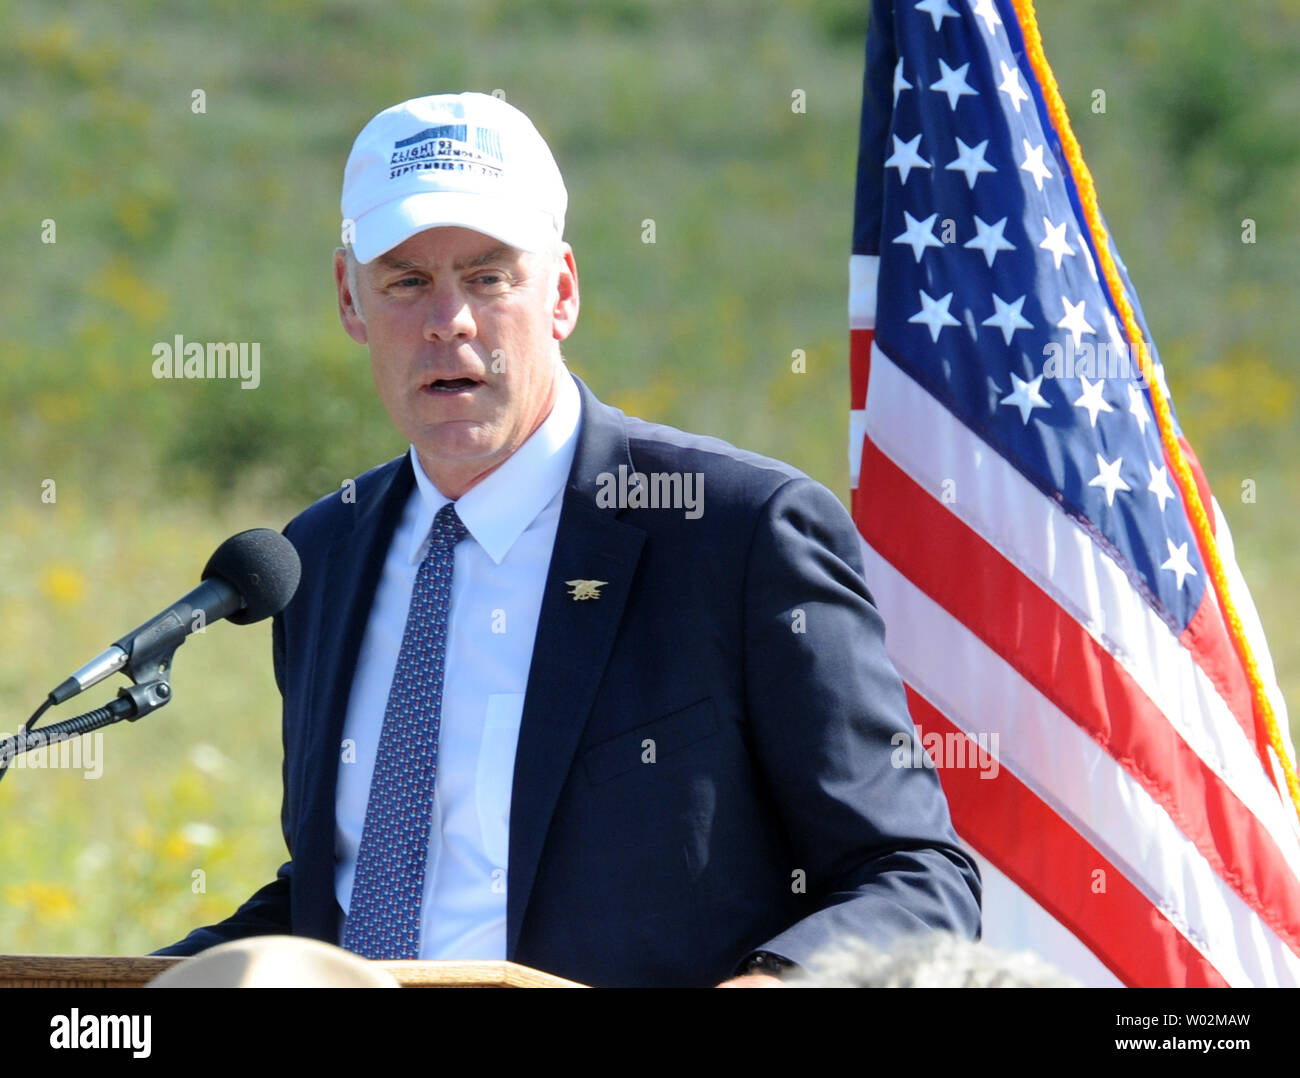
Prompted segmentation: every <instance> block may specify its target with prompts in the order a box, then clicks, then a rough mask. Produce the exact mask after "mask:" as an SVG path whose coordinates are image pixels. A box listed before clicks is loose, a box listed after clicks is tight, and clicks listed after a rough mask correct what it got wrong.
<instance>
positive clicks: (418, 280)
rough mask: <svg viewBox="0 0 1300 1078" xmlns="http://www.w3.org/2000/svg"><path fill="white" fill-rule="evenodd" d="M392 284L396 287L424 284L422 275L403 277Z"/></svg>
mask: <svg viewBox="0 0 1300 1078" xmlns="http://www.w3.org/2000/svg"><path fill="white" fill-rule="evenodd" d="M394 284H395V285H396V286H397V287H398V288H409V287H412V286H416V285H422V284H424V278H423V277H403V278H402V279H401V280H400V281H395V282H394Z"/></svg>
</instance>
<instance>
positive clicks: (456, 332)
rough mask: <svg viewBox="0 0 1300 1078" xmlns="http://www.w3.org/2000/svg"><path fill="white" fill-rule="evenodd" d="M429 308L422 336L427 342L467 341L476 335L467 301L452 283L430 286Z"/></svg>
mask: <svg viewBox="0 0 1300 1078" xmlns="http://www.w3.org/2000/svg"><path fill="white" fill-rule="evenodd" d="M431 292H432V294H431V296H430V298H429V308H428V312H427V314H426V315H425V319H424V335H425V337H426V338H428V339H429V340H440V341H454V340H467V339H469V338H471V337H473V336H474V335H475V333H476V327H475V323H474V318H473V315H472V314H471V313H470V309H469V301H468V299H467V298H466V296H465V294H464V292H462V291H461V290H460V289H459V288H458V287H456V286H455V284H454V283H453V282H446V283H442V282H440V283H438V284H435V285H432V286H431Z"/></svg>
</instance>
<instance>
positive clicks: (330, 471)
mask: <svg viewBox="0 0 1300 1078" xmlns="http://www.w3.org/2000/svg"><path fill="white" fill-rule="evenodd" d="M866 7H867V5H866V4H865V3H863V4H857V3H847V2H841V0H824V2H812V0H806V2H791V0H784V2H776V0H764V2H761V3H741V2H739V0H721V2H720V0H706V2H704V3H686V2H684V0H665V2H661V3H652V2H650V0H619V2H611V3H590V4H588V3H579V2H577V0H545V2H540V0H534V2H531V3H504V2H492V0H477V2H473V3H471V2H467V0H460V2H452V3H444V4H440V5H438V16H437V17H436V19H431V18H430V15H429V8H428V5H426V4H419V3H403V4H378V3H374V4H372V3H357V2H349V3H343V2H336V3H305V2H303V3H299V2H290V0H270V2H268V3H265V4H262V5H258V6H257V7H256V8H249V7H247V6H245V5H242V4H237V3H233V2H224V3H199V2H197V0H195V2H192V3H169V4H162V3H158V4H153V3H144V2H134V3H125V4H119V5H112V6H111V7H110V6H109V5H101V4H95V3H89V2H84V0H83V2H73V3H69V4H67V5H63V6H62V8H61V11H60V12H59V13H54V12H52V11H51V9H50V8H49V6H48V5H45V4H41V3H36V2H18V0H0V14H2V15H3V22H4V25H5V26H6V27H7V33H6V34H5V35H4V40H3V42H2V43H0V72H3V74H2V75H0V138H2V139H3V144H4V146H5V147H6V153H5V157H4V171H3V173H2V174H0V194H2V195H3V205H4V207H5V213H4V218H5V226H6V231H5V237H6V238H5V243H4V245H3V247H2V248H0V270H3V272H4V279H5V281H6V284H7V287H6V288H4V289H3V290H0V321H2V322H3V325H4V327H5V328H4V342H5V343H4V346H3V349H2V350H0V365H2V367H0V369H2V370H3V376H4V385H5V393H4V396H3V399H2V400H0V431H2V432H3V433H2V434H0V448H2V449H3V453H4V459H5V466H4V468H3V470H2V471H0V491H3V494H4V498H5V507H6V512H5V519H4V522H3V525H0V644H3V647H2V648H0V707H3V712H4V714H5V715H7V716H8V717H7V718H3V719H0V729H4V730H13V729H14V728H15V727H16V726H17V725H18V724H19V723H20V722H21V721H22V720H23V719H24V718H25V717H26V716H27V714H28V713H29V712H30V711H31V710H32V708H33V707H34V706H35V704H36V703H37V702H38V700H39V697H40V695H41V694H42V693H44V692H45V691H47V690H48V689H49V688H50V687H52V686H53V685H54V684H56V683H57V682H58V681H60V680H61V679H62V678H63V677H64V676H65V675H66V674H67V672H68V670H69V669H70V668H71V667H73V666H75V665H77V664H79V663H80V662H82V661H83V660H84V659H85V658H87V657H89V656H90V655H93V654H95V653H97V652H98V651H100V650H101V649H102V648H104V647H105V646H106V645H107V643H108V642H109V641H110V640H111V639H113V638H115V637H116V636H117V635H119V634H120V633H121V632H122V631H124V630H125V629H126V628H128V627H129V626H131V625H133V624H135V623H137V622H138V621H140V620H142V619H143V618H144V617H146V616H148V615H149V614H151V613H153V612H154V610H156V609H157V608H158V607H160V606H161V605H162V604H163V603H165V602H167V601H170V600H171V599H172V598H174V597H175V596H177V595H179V594H181V593H182V592H183V591H185V590H187V589H188V588H189V587H191V586H192V585H193V583H194V582H195V580H196V577H197V572H198V569H199V568H200V566H201V565H202V563H203V561H204V560H205V559H206V557H207V556H208V554H209V553H210V551H211V550H212V549H213V548H214V547H215V546H216V545H217V543H218V542H219V541H220V540H221V539H222V538H224V537H225V536H226V535H227V534H229V533H231V532H233V531H236V530H239V529H241V528H246V527H253V526H271V527H279V526H281V525H282V524H283V523H284V522H285V521H286V520H287V519H288V518H289V517H290V516H292V515H293V513H295V512H296V511H297V510H298V509H299V508H301V507H302V505H303V504H305V502H306V501H307V500H308V499H309V498H312V497H315V496H318V495H320V494H322V493H325V492H327V491H329V490H332V489H336V488H337V487H338V485H339V484H340V482H342V481H343V480H344V479H346V478H348V477H350V476H353V475H355V474H357V473H358V472H360V471H361V470H363V469H365V468H367V467H369V466H371V465H373V464H374V463H377V462H378V461H380V460H383V459H386V458H388V457H390V456H392V455H394V454H395V453H397V452H399V451H400V449H401V448H402V446H401V443H400V441H399V439H398V437H397V436H396V434H395V433H394V432H393V431H392V429H391V427H390V426H389V423H388V420H387V417H386V416H385V415H384V413H383V411H382V409H381V408H380V406H379V404H378V402H377V401H376V400H375V397H374V393H373V389H372V387H371V383H370V377H369V370H368V366H367V362H366V358H365V355H364V353H363V351H361V350H360V349H358V348H357V347H356V346H355V345H353V344H352V343H351V342H350V341H348V340H347V339H346V338H345V336H344V335H343V333H342V332H341V330H340V329H339V328H338V324H337V317H336V314H335V310H334V299H333V292H332V288H331V286H330V282H329V276H328V272H329V270H328V267H329V257H330V252H331V250H332V248H333V247H334V245H335V242H336V238H337V228H338V186H339V181H340V179H341V174H342V166H343V161H344V158H345V156H346V153H347V150H348V147H349V145H350V143H351V139H352V137H353V136H354V134H355V132H356V131H357V130H358V129H359V128H360V126H361V125H362V124H363V123H364V122H365V120H366V119H368V118H369V117H370V116H371V115H372V114H373V113H374V112H375V111H377V110H378V109H380V108H382V107H384V106H386V105H388V104H391V103H393V102H395V101H398V100H401V99H403V98H406V97H409V96H413V95H415V94H419V93H426V92H436V91H440V90H450V89H475V90H481V91H488V92H490V91H492V90H496V89H501V90H502V91H503V92H504V93H505V94H506V96H507V98H508V99H509V100H510V101H511V102H513V103H515V104H517V105H519V106H520V107H521V108H523V109H524V110H525V111H527V112H529V113H530V114H531V115H533V116H534V118H535V119H536V120H537V122H538V125H539V127H540V128H541V130H542V131H543V133H544V134H545V135H546V137H547V138H548V140H549V141H550V142H551V144H552V146H553V147H554V149H555V153H556V156H557V159H558V161H559V164H560V166H561V168H562V169H563V170H564V172H565V176H566V180H567V182H568V185H569V190H570V200H571V210H570V214H569V221H568V229H567V238H568V239H569V240H570V241H571V242H572V243H573V245H574V248H575V250H576V252H577V258H578V266H579V271H580V276H581V281H582V288H583V292H582V298H583V312H582V319H581V323H580V325H579V328H578V331H577V333H576V334H575V335H574V337H573V338H571V340H570V341H569V342H568V343H567V344H566V354H567V355H568V356H569V358H570V362H571V365H572V367H573V368H574V369H575V370H576V371H577V372H578V373H579V374H580V375H582V376H583V377H584V378H586V379H587V380H588V381H589V382H590V383H591V384H592V385H593V387H595V388H596V389H597V390H598V392H600V393H601V395H602V396H603V397H605V398H606V399H608V400H610V401H611V402H613V403H615V404H618V405H619V406H621V407H623V408H625V409H626V410H628V411H630V412H633V413H636V414H640V415H643V416H645V417H647V418H650V419H656V420H661V421H665V422H670V423H673V424H675V425H678V426H682V427H685V428H687V429H699V430H704V431H707V432H709V433H713V434H717V435H720V436H722V437H725V438H727V439H728V440H730V441H733V442H735V443H737V444H740V445H743V446H746V447H748V448H753V449H756V450H759V451H761V452H765V453H769V454H772V455H774V456H778V457H782V458H784V459H787V460H789V461H791V462H792V463H793V464H795V465H797V466H798V467H800V468H802V469H804V470H805V471H807V472H808V473H810V474H811V475H813V476H814V477H816V478H818V479H820V480H822V481H823V482H825V483H827V484H828V485H829V486H830V487H831V488H832V489H834V490H836V491H837V492H838V493H840V494H841V495H843V496H845V497H847V465H846V461H845V451H844V446H845V432H846V417H845V410H846V408H847V396H848V391H847V375H846V370H847V360H846V352H847V347H846V344H847V331H846V317H845V294H846V280H845V276H846V274H845V270H846V265H847V254H848V241H849V231H850V223H851V215H852V190H853V167H854V161H855V157H856V151H857V147H856V130H857V116H858V109H859V106H860V89H861V77H862V35H863V32H864V29H865V10H866ZM1042 8H1043V10H1042V11H1041V12H1040V19H1041V23H1042V26H1043V32H1044V36H1045V41H1046V46H1047V50H1048V55H1049V57H1050V58H1051V60H1052V62H1053V64H1054V66H1055V69H1056V72H1057V76H1058V79H1059V81H1060V83H1061V86H1062V90H1063V93H1064V94H1065V97H1066V100H1067V104H1068V106H1069V108H1070V111H1071V116H1072V117H1073V119H1074V124H1075V128H1076V131H1077V132H1078V134H1079V137H1080V139H1081V141H1082V143H1083V146H1084V149H1085V152H1086V153H1087V156H1088V161H1089V163H1090V165H1091V167H1092V170H1093V173H1094V175H1095V177H1096V180H1097V185H1098V189H1099V192H1100V195H1101V204H1102V207H1103V209H1104V210H1105V212H1106V215H1107V220H1108V223H1109V225H1110V227H1111V229H1112V231H1113V233H1114V234H1115V236H1116V237H1117V240H1118V243H1119V246H1120V249H1121V251H1122V253H1123V254H1124V257H1125V260H1126V262H1127V264H1128V267H1129V270H1130V273H1131V276H1132V277H1133V279H1134V281H1135V283H1136V285H1137V287H1138V290H1139V293H1140V295H1141V297H1142V302H1143V305H1144V307H1145V310H1146V314H1147V318H1148V321H1149V322H1150V324H1151V327H1152V331H1153V334H1154V336H1155V339H1156V341H1157V343H1158V345H1159V347H1160V350H1161V356H1162V359H1163V361H1164V363H1165V366H1166V369H1167V372H1168V376H1169V381H1170V384H1171V387H1172V390H1173V394H1174V399H1175V401H1176V402H1177V404H1178V408H1179V416H1180V419H1181V421H1182V424H1183V426H1184V428H1185V430H1186V432H1187V434H1188V436H1189V438H1190V439H1191V441H1192V443H1193V445H1195V446H1196V447H1197V449H1198V452H1199V454H1200V456H1201V459H1202V462H1203V464H1204V466H1205V470H1206V472H1207V474H1208V476H1209V478H1210V481H1211V483H1212V485H1213V486H1214V488H1215V490H1216V492H1217V494H1218V497H1219V499H1220V501H1221V503H1222V504H1223V508H1224V511H1225V513H1226V515H1227V517H1228V519H1229V521H1230V523H1231V525H1232V528H1233V531H1234V534H1235V536H1236V540H1237V555H1238V560H1239V562H1240V564H1241V566H1242V568H1243V571H1244V572H1245V574H1246V577H1247V579H1248V580H1249V581H1250V582H1251V584H1252V587H1253V589H1254V592H1255V595H1256V599H1257V602H1258V605H1259V608H1260V613H1261V616H1262V618H1263V622H1264V626H1265V629H1266V630H1267V632H1268V635H1269V639H1270V641H1271V644H1272V648H1273V652H1274V657H1275V659H1276V662H1277V665H1278V669H1279V676H1280V679H1281V682H1282V686H1283V689H1284V692H1285V693H1287V694H1288V696H1289V697H1290V698H1291V699H1292V700H1293V701H1295V700H1297V699H1300V641H1297V639H1296V634H1295V633H1293V632H1292V631H1291V630H1292V626H1293V623H1294V617H1293V616H1292V613H1291V609H1290V604H1291V603H1292V602H1294V601H1296V599H1297V597H1300V542H1298V541H1297V540H1298V539H1300V524H1298V523H1297V512H1296V507H1297V506H1298V505H1300V468H1297V467H1296V465H1295V460H1296V457H1297V452H1298V451H1300V424H1298V422H1297V410H1296V407H1295V404H1296V391H1297V387H1298V385H1300V380H1298V377H1297V373H1298V372H1297V362H1298V361H1297V356H1296V353H1295V351H1294V349H1293V348H1292V347H1291V344H1292V342H1293V341H1294V340H1296V339H1297V335H1298V334H1300V305H1297V304H1296V303H1295V302H1294V291H1295V281H1296V280H1297V279H1300V257H1298V256H1297V254H1296V242H1295V241H1296V238H1297V237H1296V234H1295V232H1296V229H1295V222H1296V221H1297V220H1300V181H1298V180H1297V176H1298V175H1300V170H1297V167H1296V166H1297V163H1300V135H1297V134H1296V130H1295V127H1294V123H1293V117H1294V116H1295V115H1296V114H1297V112H1298V111H1300V50H1298V49H1297V40H1298V35H1297V20H1300V4H1297V3H1296V2H1295V0H1287V2H1285V3H1281V4H1277V3H1274V4H1265V3H1263V2H1262V0H1250V2H1248V3H1243V4H1239V5H1234V6H1233V8H1232V10H1231V12H1230V13H1224V12H1223V11H1222V10H1221V9H1220V6H1219V5H1215V4H1212V3H1210V2H1208V0H1185V2H1182V3H1180V4H1179V5H1177V6H1176V7H1174V8H1170V9H1166V8H1165V7H1164V6H1163V5H1159V6H1157V5H1149V6H1147V7H1137V8H1135V7H1134V6H1132V5H1129V4H1126V3H1121V2H1119V0H1088V2H1081V3H1077V4H1062V3H1053V4H1051V5H1050V6H1049V5H1048V4H1046V3H1044V4H1043V5H1042ZM1098 89H1103V90H1104V91H1105V101H1106V107H1105V110H1104V111H1102V112H1098V111H1095V110H1094V103H1095V101H1096V96H1095V91H1096V90H1098ZM795 90H802V91H804V92H805V94H806V99H807V111H806V112H805V113H796V112H793V111H792V110H791V107H790V102H791V94H792V92H793V91H795ZM196 91H202V104H203V110H202V111H195V109H196V104H195V103H196V100H197V98H196V94H195V92H196ZM647 219H652V220H653V221H654V222H655V231H656V242H655V243H654V244H646V243H643V242H642V231H643V227H644V225H643V222H645V221H646V220H647ZM1245 219H1250V220H1252V221H1254V222H1255V228H1256V233H1257V237H1258V238H1257V240H1256V242H1254V243H1243V242H1242V233H1243V224H1242V222H1243V220H1245ZM47 221H53V222H54V225H55V228H56V230H57V242H55V243H52V244H49V243H42V242H41V235H42V231H43V230H44V229H45V228H46V224H45V222H47ZM176 334H182V335H183V336H184V337H186V338H187V339H190V340H235V341H250V342H253V341H255V342H260V346H261V359H262V369H261V384H260V385H259V386H258V388H257V389H256V390H253V391H245V390H242V389H240V388H239V386H238V384H237V383H224V384H211V383H201V382H189V383H186V382H161V383H160V382H157V381H155V380H154V379H153V378H152V376H151V363H152V353H151V349H152V346H153V344H154V343H155V342H157V341H170V340H171V339H172V338H173V336H174V335H176ZM795 349H802V350H803V351H804V352H805V353H806V355H807V363H808V372H807V373H806V374H803V375H795V374H792V373H791V363H790V360H791V353H792V352H793V350H795ZM47 480H53V481H54V484H55V486H54V489H55V491H56V498H55V500H54V501H53V502H49V501H44V500H42V493H43V492H44V491H46V490H47V489H48V487H47V486H46V485H45V484H46V481H47ZM1245 480H1254V481H1255V486H1256V491H1257V496H1256V498H1255V500H1254V501H1253V502H1250V501H1243V500H1242V497H1241V491H1242V483H1243V481H1245ZM268 638H269V630H268V629H267V628H266V626H265V625H262V626H257V627H252V628H248V629H237V628H234V627H232V626H227V625H220V626H215V627H213V628H212V629H211V630H210V631H209V632H208V633H207V634H206V636H205V638H204V639H203V640H201V641H198V640H196V641H194V642H192V643H191V644H190V645H189V646H188V647H187V648H185V649H184V650H183V651H182V652H181V653H180V654H179V656H178V662H177V670H176V676H175V686H176V692H177V697H176V701H175V702H174V703H173V704H172V705H171V706H170V707H168V708H167V709H166V710H164V711H162V712H160V713H158V714H156V715H153V716H150V717H149V718H146V719H144V720H142V721H141V722H140V723H139V724H134V725H127V724H124V725H122V726H119V727H115V728H111V729H110V730H108V731H106V732H105V734H104V738H103V746H104V752H103V761H102V762H103V768H102V775H101V776H100V777H99V778H96V779H86V778H83V777H82V775H81V773H79V772H65V771H59V770H49V771H46V772H43V773H39V774H38V773H34V772H32V771H26V770H22V771H19V770H15V771H14V772H13V773H11V774H10V775H9V777H8V778H6V779H5V781H4V782H3V783H0V818H2V819H4V820H5V821H6V826H5V827H3V828H0V950H5V951H42V952H90V953H122V954H128V953H139V952H141V951H145V950H149V949H152V948H154V947H157V946H160V945H162V944H164V943H167V942H170V941H172V940H173V939H176V938H179V937H180V936H181V935H183V934H184V933H185V932H186V931H187V930H188V929H189V928H190V927H192V926H194V925H196V924H200V923H206V922H207V921H209V920H214V919H218V918H220V917H222V916H225V915H226V914H227V913H229V912H230V911H231V910H232V909H233V908H234V907H235V906H236V905H237V904H238V903H239V902H241V901H242V900H243V899H245V898H246V897H247V896H248V895H249V894H251V893H252V891H253V890H255V889H256V888H257V887H258V886H260V885H261V884H263V883H265V882H267V881H269V880H270V879H271V878H272V876H273V874H274V871H275V869H276V867H277V866H278V865H279V863H280V862H281V860H282V859H283V853H284V851H283V844H282V841H281V838H280V834H279V828H278V811H279V797H280V738H279V725H278V722H279V709H278V696H277V694H276V692H275V687H274V684H273V680H272V677H271V670H270V656H269V647H268V644H269V639H268ZM101 688H103V687H101ZM90 695H91V696H92V697H93V699H92V700H91V704H90V705H88V706H92V705H93V704H97V703H99V702H101V701H100V697H101V696H103V697H104V698H107V696H108V695H110V693H108V692H103V693H100V694H95V693H92V694H90ZM196 872H201V873H202V877H201V878H199V879H196V877H195V873H196ZM200 882H201V883H202V889H201V890H200V889H198V884H199V883H200Z"/></svg>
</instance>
